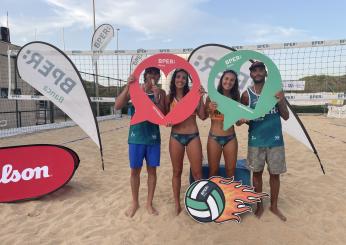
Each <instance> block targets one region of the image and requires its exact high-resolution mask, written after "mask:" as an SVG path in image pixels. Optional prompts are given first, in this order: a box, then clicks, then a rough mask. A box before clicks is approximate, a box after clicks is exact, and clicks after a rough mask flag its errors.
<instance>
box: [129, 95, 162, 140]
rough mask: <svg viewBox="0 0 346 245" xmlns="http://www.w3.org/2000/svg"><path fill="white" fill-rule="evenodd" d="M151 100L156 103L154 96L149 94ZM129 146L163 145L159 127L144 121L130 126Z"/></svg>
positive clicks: (132, 110) (132, 113)
mask: <svg viewBox="0 0 346 245" xmlns="http://www.w3.org/2000/svg"><path fill="white" fill-rule="evenodd" d="M148 96H149V98H150V99H151V100H152V101H154V95H153V94H148ZM129 109H131V116H133V115H134V113H135V109H134V107H133V105H131V108H129ZM128 143H129V144H143V145H155V144H160V143H161V138H160V128H159V125H157V124H154V123H151V122H149V121H144V122H140V123H137V124H135V125H131V126H130V130H129V136H128Z"/></svg>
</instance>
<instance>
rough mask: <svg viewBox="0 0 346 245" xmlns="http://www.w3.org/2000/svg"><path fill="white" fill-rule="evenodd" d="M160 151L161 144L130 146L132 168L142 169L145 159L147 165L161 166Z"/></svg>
mask: <svg viewBox="0 0 346 245" xmlns="http://www.w3.org/2000/svg"><path fill="white" fill-rule="evenodd" d="M160 150H161V144H156V145H142V144H129V159H130V168H141V167H142V166H143V159H145V161H146V162H147V165H149V166H150V167H158V166H160Z"/></svg>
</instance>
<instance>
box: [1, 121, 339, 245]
mask: <svg viewBox="0 0 346 245" xmlns="http://www.w3.org/2000/svg"><path fill="white" fill-rule="evenodd" d="M301 119H302V121H303V123H304V124H305V126H306V128H307V130H308V132H309V134H310V136H311V138H312V140H313V142H314V144H315V146H316V148H317V150H318V152H319V154H320V157H321V160H322V162H323V164H324V167H325V170H326V175H323V174H322V171H321V169H320V166H319V163H318V161H317V159H316V157H315V155H314V154H313V153H312V152H311V151H309V150H308V149H307V148H306V147H305V146H304V145H302V144H301V143H299V142H298V141H296V140H294V139H293V138H291V137H289V136H287V135H285V145H286V161H287V166H288V172H287V173H286V174H284V175H282V177H281V192H280V196H279V208H280V209H281V210H282V212H283V213H284V214H285V215H286V216H287V219H288V220H287V222H282V221H280V220H279V219H278V218H277V217H276V216H274V215H273V214H272V213H271V212H270V211H269V210H268V208H269V199H268V198H267V199H265V200H264V205H265V212H264V214H263V216H262V218H261V219H257V218H256V217H255V216H254V215H253V213H248V214H245V215H242V216H241V217H242V222H241V223H240V224H238V223H235V222H227V223H224V224H216V223H208V224H199V223H197V222H195V221H194V220H193V219H192V218H190V217H189V215H188V214H187V212H186V210H185V209H184V210H183V212H182V213H181V214H180V215H179V216H177V217H176V216H174V203H173V196H172V195H173V194H172V188H171V176H172V167H171V163H170V158H169V153H168V139H169V134H170V129H169V128H165V127H161V137H162V152H161V166H160V167H159V169H158V183H157V188H156V192H155V198H154V206H155V207H156V208H157V210H158V211H159V212H160V214H159V216H151V215H149V214H148V213H147V211H146V208H145V202H146V196H147V185H146V180H147V174H146V169H145V168H144V169H143V170H142V174H141V187H140V204H141V207H140V209H139V210H138V211H137V213H136V214H135V216H134V217H133V218H128V217H126V216H125V211H126V209H127V208H128V206H129V204H130V201H131V191H130V185H129V175H130V168H129V166H128V155H127V147H128V146H127V134H128V124H129V120H128V119H126V118H125V119H121V120H111V121H105V122H101V123H100V131H101V138H102V142H103V147H104V159H105V171H102V170H101V160H100V156H99V152H98V148H97V147H96V145H95V144H94V143H93V142H92V141H91V140H90V139H89V138H87V139H81V140H79V141H74V140H76V139H79V138H84V137H85V134H84V133H83V132H82V130H81V129H80V128H78V127H71V128H65V129H58V130H50V131H45V132H42V133H35V134H31V135H26V136H16V137H11V138H6V139H1V140H0V145H1V146H10V145H22V144H36V143H37V144H39V143H47V144H58V145H60V144H61V145H65V146H67V147H69V148H71V149H73V150H74V151H76V152H77V154H78V155H79V157H80V160H81V162H80V166H79V168H78V170H77V171H76V173H75V175H74V177H73V178H72V180H71V181H70V182H69V183H68V184H67V185H66V186H65V187H63V188H62V189H60V190H58V191H57V192H55V193H53V194H51V195H48V196H45V197H43V198H41V199H39V200H34V201H26V202H20V203H11V204H6V203H4V204H0V209H1V212H0V227H1V229H0V239H1V240H0V244H96V243H97V244H122V245H132V244H256V245H259V244H280V245H283V244H345V243H346V232H345V230H346V205H345V204H344V203H343V201H344V200H346V192H345V183H346V178H345V175H346V168H345V159H346V120H342V119H331V118H326V117H325V116H321V115H320V116H301ZM209 126H210V122H209V120H206V121H205V122H199V128H200V134H201V139H202V144H203V149H204V157H206V150H205V149H206V141H207V135H208V131H209ZM236 131H237V135H238V140H239V154H238V158H239V159H241V158H246V152H247V126H241V127H237V128H236ZM69 141H74V142H70V143H68V142H69ZM188 174H189V167H188V162H187V158H185V163H184V172H183V177H182V193H181V197H182V205H183V195H184V192H185V190H186V189H187V187H188ZM268 180H269V176H268V173H267V171H265V174H264V190H263V191H264V192H267V193H269V183H268Z"/></svg>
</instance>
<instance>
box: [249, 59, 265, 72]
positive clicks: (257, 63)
mask: <svg viewBox="0 0 346 245" xmlns="http://www.w3.org/2000/svg"><path fill="white" fill-rule="evenodd" d="M256 67H262V68H264V69H265V68H266V66H265V65H264V63H263V62H261V61H255V62H253V63H252V64H251V66H250V68H249V70H250V71H252V70H254V69H255V68H256Z"/></svg>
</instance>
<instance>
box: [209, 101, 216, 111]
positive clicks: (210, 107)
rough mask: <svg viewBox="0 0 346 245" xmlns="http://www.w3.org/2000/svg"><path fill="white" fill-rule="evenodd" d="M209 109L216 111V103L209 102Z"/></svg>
mask: <svg viewBox="0 0 346 245" xmlns="http://www.w3.org/2000/svg"><path fill="white" fill-rule="evenodd" d="M209 109H210V110H211V111H215V110H217V103H216V102H215V101H211V102H210V103H209Z"/></svg>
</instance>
